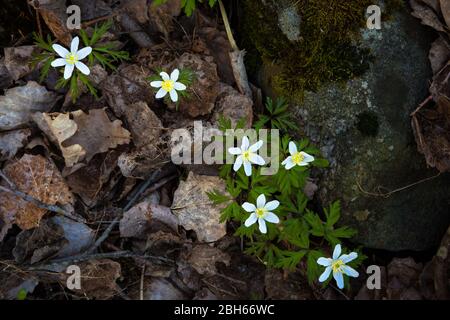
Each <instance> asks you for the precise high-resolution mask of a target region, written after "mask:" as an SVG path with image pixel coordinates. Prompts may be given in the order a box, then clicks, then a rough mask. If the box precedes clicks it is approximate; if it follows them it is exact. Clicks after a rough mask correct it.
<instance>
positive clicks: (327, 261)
mask: <svg viewBox="0 0 450 320" xmlns="http://www.w3.org/2000/svg"><path fill="white" fill-rule="evenodd" d="M332 262H333V259H330V258H323V257H322V258H319V259H317V264H320V265H321V266H324V267H329V266H331V263H332Z"/></svg>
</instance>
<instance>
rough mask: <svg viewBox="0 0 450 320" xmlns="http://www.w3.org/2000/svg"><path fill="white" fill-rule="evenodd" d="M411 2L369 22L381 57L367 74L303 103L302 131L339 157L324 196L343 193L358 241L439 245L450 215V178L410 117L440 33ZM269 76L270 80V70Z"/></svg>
mask: <svg viewBox="0 0 450 320" xmlns="http://www.w3.org/2000/svg"><path fill="white" fill-rule="evenodd" d="M408 10H409V9H407V8H405V9H401V10H400V11H399V12H397V13H395V14H394V15H393V16H392V17H391V18H390V19H389V20H388V21H385V22H383V25H382V29H381V30H372V31H371V30H367V29H363V30H361V34H362V44H363V46H364V47H368V48H370V49H371V53H372V55H373V57H374V60H373V62H372V64H371V66H370V69H369V70H368V71H366V72H365V74H364V75H363V76H362V77H360V78H357V79H353V80H350V81H348V82H347V83H346V84H345V83H344V84H342V83H331V84H329V85H327V86H325V87H322V88H321V89H320V90H319V91H318V92H306V93H305V95H304V99H303V101H301V102H297V103H296V107H295V110H296V113H297V115H296V117H297V118H298V119H299V123H301V126H300V127H302V131H303V132H302V134H304V133H306V135H308V136H309V137H310V138H311V139H312V140H313V141H314V142H315V143H316V144H318V145H319V146H320V147H321V150H322V152H323V154H324V156H325V157H326V158H328V159H329V160H330V161H331V168H329V169H326V170H325V172H324V173H325V175H324V177H323V178H322V179H321V185H320V188H321V189H320V193H319V198H320V200H321V202H322V203H323V204H324V205H326V204H327V203H329V202H331V201H333V200H335V199H340V200H342V202H343V209H344V210H343V212H344V214H343V221H341V222H342V223H344V224H347V225H350V226H353V227H356V228H357V229H358V231H359V232H358V235H357V236H356V237H355V241H356V242H358V243H361V244H363V245H365V246H366V247H371V248H377V249H386V250H391V251H399V250H417V251H419V250H425V249H428V248H431V247H433V246H435V245H437V244H438V243H439V241H440V239H441V237H442V235H443V234H444V232H445V230H446V228H447V226H448V224H449V223H450V215H449V195H450V193H449V191H450V184H449V180H450V179H449V177H447V176H439V177H435V178H431V177H434V176H435V175H436V174H437V172H435V171H433V170H428V169H427V167H426V164H425V160H424V158H423V156H421V155H420V154H419V153H418V152H417V146H416V144H415V142H414V138H413V133H412V129H411V124H410V113H411V112H412V111H413V110H414V109H415V108H417V106H418V105H419V103H420V102H421V101H423V100H424V99H425V98H426V97H427V96H428V93H427V89H428V88H427V83H428V80H429V79H430V77H431V69H430V67H429V63H428V58H427V55H428V51H429V48H430V44H431V41H432V40H433V38H432V36H430V35H429V34H428V33H427V32H426V30H425V29H424V28H423V27H422V26H420V23H419V21H417V20H415V19H414V18H413V17H411V16H410V14H409V12H408ZM262 78H263V82H265V83H270V74H268V73H267V72H266V73H265V74H264V72H263V76H262ZM268 79H269V80H268ZM266 89H267V90H266V91H268V92H269V93H270V92H271V91H272V89H273V88H270V87H268V88H266ZM297 101H299V100H297ZM419 182H420V183H419Z"/></svg>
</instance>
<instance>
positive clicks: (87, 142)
mask: <svg viewBox="0 0 450 320" xmlns="http://www.w3.org/2000/svg"><path fill="white" fill-rule="evenodd" d="M33 119H34V121H35V122H36V123H37V125H38V126H39V128H40V129H41V130H42V131H44V133H45V134H46V135H47V136H48V137H49V139H50V140H51V141H52V142H53V143H55V144H57V145H58V146H59V148H60V150H61V152H62V154H63V156H64V159H65V161H66V166H68V167H72V166H73V165H75V164H76V163H78V162H80V161H82V160H85V161H86V162H89V161H90V160H91V159H92V158H93V157H94V155H96V154H98V153H103V152H107V151H108V150H109V149H114V148H116V147H117V146H118V145H122V144H128V143H129V142H130V137H131V135H130V132H129V131H128V130H126V129H124V128H123V127H122V121H120V120H114V121H112V122H111V121H110V120H109V118H108V115H107V114H106V112H105V109H95V110H91V111H90V113H89V114H86V113H84V112H83V111H82V110H77V111H74V112H71V113H51V114H46V113H37V114H35V115H33Z"/></svg>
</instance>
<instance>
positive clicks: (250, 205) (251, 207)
mask: <svg viewBox="0 0 450 320" xmlns="http://www.w3.org/2000/svg"><path fill="white" fill-rule="evenodd" d="M242 208H243V209H244V210H245V211H247V212H255V211H256V206H255V205H254V204H253V203H250V202H244V204H242Z"/></svg>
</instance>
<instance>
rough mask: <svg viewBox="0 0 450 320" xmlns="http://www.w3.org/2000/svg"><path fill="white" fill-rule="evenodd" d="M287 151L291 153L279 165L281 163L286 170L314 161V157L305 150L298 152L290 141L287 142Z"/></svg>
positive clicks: (304, 165)
mask: <svg viewBox="0 0 450 320" xmlns="http://www.w3.org/2000/svg"><path fill="white" fill-rule="evenodd" d="M289 153H290V154H291V155H290V156H289V157H287V158H286V160H284V161H283V162H282V163H281V165H283V166H284V167H285V168H286V170H290V169H292V168H293V167H295V166H300V167H306V166H307V165H309V164H310V163H311V162H313V161H314V157H313V156H311V155H309V154H307V153H306V152H303V151H300V152H298V150H297V146H296V145H295V143H294V142H292V141H291V142H289Z"/></svg>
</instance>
